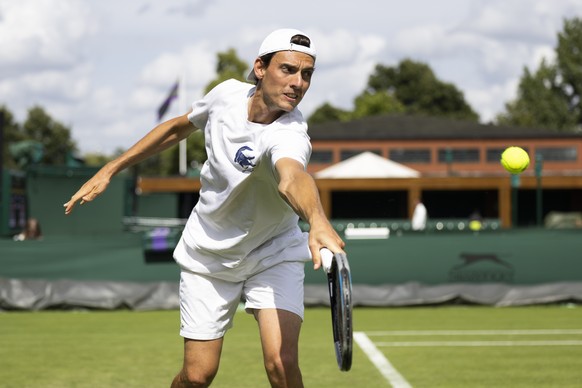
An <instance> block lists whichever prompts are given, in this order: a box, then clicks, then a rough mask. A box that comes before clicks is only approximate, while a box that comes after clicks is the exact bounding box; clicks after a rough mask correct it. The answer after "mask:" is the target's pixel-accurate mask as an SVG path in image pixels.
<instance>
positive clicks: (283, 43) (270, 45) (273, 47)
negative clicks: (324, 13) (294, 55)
mask: <svg viewBox="0 0 582 388" xmlns="http://www.w3.org/2000/svg"><path fill="white" fill-rule="evenodd" d="M295 35H303V36H305V37H307V38H308V39H309V40H310V41H311V43H310V45H309V47H307V46H303V45H300V44H293V43H291V39H292V38H293V37H294V36H295ZM285 50H289V51H299V52H302V53H305V54H308V55H311V56H312V57H313V58H314V59H315V57H316V52H315V46H314V45H313V41H312V40H311V38H310V37H309V36H308V35H307V34H306V33H304V32H303V31H299V30H295V29H292V28H282V29H280V30H275V31H273V32H271V33H270V34H269V35H268V36H267V37H266V38H265V40H263V43H262V44H261V47H260V48H259V54H258V55H257V57H262V56H263V55H266V54H271V53H275V52H277V51H285ZM247 80H248V81H252V82H257V81H258V80H257V77H256V76H255V70H254V68H252V69H251V71H250V73H249V75H248V76H247Z"/></svg>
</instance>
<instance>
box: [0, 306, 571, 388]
mask: <svg viewBox="0 0 582 388" xmlns="http://www.w3.org/2000/svg"><path fill="white" fill-rule="evenodd" d="M329 320H330V318H329V310H328V309H326V308H312V309H307V311H306V320H305V323H304V325H303V329H302V337H301V343H300V351H301V367H302V371H303V375H304V380H305V385H306V386H307V387H317V388H320V387H334V388H341V387H350V388H354V387H358V388H359V387H362V388H363V387H382V386H386V387H388V386H389V384H388V382H387V381H386V380H385V379H384V378H383V377H382V375H381V374H380V372H379V371H378V370H377V369H376V367H375V366H374V365H373V364H372V363H371V362H370V360H369V359H368V358H367V356H366V355H365V354H364V352H363V351H362V350H361V349H360V348H359V347H358V346H357V345H356V346H355V347H354V362H353V368H352V370H351V371H350V372H348V373H345V372H339V371H338V369H337V366H336V365H335V356H334V354H333V348H332V344H331V328H330V322H329ZM354 323H355V330H356V331H362V332H365V333H367V334H368V335H369V337H370V339H371V340H373V341H374V342H375V343H377V344H379V345H378V349H379V350H380V351H382V353H383V354H384V355H385V356H386V357H387V359H389V360H390V362H391V363H392V364H393V365H394V367H395V368H396V369H397V370H398V371H399V372H400V373H401V374H402V375H403V376H404V377H405V378H406V379H407V380H408V381H409V382H410V383H411V385H413V386H414V387H492V386H495V387H532V386H536V387H538V386H543V387H551V386H553V387H575V386H579V384H580V381H582V368H580V365H581V364H580V360H582V346H579V345H578V346H513V347H493V346H482V347H443V346H430V347H394V346H382V345H381V343H386V342H398V341H407V342H411V341H423V342H425V341H492V340H495V341H500V340H507V341H538V340H578V341H582V334H568V335H559V336H557V335H545V336H539V335H536V336H533V335H532V336H505V335H504V336H499V337H498V336H479V335H472V336H454V335H451V336H396V335H393V334H388V335H386V334H384V335H376V334H377V333H374V332H378V331H395V330H406V331H409V330H431V331H432V330H535V329H538V330H539V329H562V330H565V329H578V330H580V329H582V308H581V307H573V308H567V307H560V306H550V307H541V306H537V307H522V308H490V307H418V308H390V309H386V308H377V309H374V308H357V309H356V310H355V311H354ZM178 324H179V317H178V312H177V311H155V312H133V311H114V312H96V311H91V312H61V311H43V312H8V313H0V387H7V388H8V387H14V388H25V387H37V386H42V387H48V388H50V387H58V388H69V387H79V388H81V387H83V388H84V387H144V386H146V387H168V386H169V384H170V381H171V380H172V378H173V376H174V374H175V373H176V372H177V371H178V369H179V368H180V366H181V362H182V339H181V338H180V337H179V335H178ZM213 386H214V387H241V388H244V387H268V383H267V379H266V377H265V373H264V370H263V366H262V355H261V350H260V344H259V341H258V333H257V328H256V323H255V321H254V319H253V318H252V317H251V316H249V315H247V314H245V313H238V314H237V317H236V320H235V327H234V328H233V330H231V331H230V332H229V333H228V334H227V336H226V340H225V348H224V351H223V357H222V361H221V366H220V371H219V373H218V376H217V377H216V380H215V383H214V385H213Z"/></svg>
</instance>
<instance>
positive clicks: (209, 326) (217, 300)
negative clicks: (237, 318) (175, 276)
mask: <svg viewBox="0 0 582 388" xmlns="http://www.w3.org/2000/svg"><path fill="white" fill-rule="evenodd" d="M242 287H243V283H242V282H229V281H225V280H222V279H217V278H215V277H211V276H207V275H203V274H197V273H192V272H188V271H182V273H181V277H180V321H181V322H180V323H181V325H180V335H181V336H182V337H184V338H188V339H193V340H201V341H208V340H214V339H218V338H222V337H223V336H224V334H225V333H226V331H227V330H228V329H229V328H230V327H232V324H233V319H234V314H235V313H236V309H237V307H238V305H239V303H240V300H241V293H242Z"/></svg>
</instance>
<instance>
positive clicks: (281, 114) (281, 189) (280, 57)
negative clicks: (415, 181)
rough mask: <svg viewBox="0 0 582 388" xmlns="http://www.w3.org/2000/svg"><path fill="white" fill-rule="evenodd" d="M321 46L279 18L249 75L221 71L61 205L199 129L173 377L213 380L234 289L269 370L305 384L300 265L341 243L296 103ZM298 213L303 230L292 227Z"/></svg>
mask: <svg viewBox="0 0 582 388" xmlns="http://www.w3.org/2000/svg"><path fill="white" fill-rule="evenodd" d="M315 58H316V50H315V47H314V45H313V42H312V40H311V39H310V38H309V37H308V36H307V35H306V34H305V33H303V32H301V31H298V30H293V29H281V30H276V31H274V32H272V33H271V34H270V35H268V36H267V37H266V38H265V40H264V41H263V43H262V45H261V47H260V49H259V54H258V57H257V58H256V60H255V62H254V65H253V69H252V70H251V72H250V74H249V75H248V78H247V79H248V81H249V82H250V83H243V82H239V81H235V80H228V81H225V82H223V83H221V84H219V85H218V86H216V87H215V88H214V89H213V90H211V91H210V92H209V93H208V94H207V95H206V96H205V97H203V98H202V99H201V100H199V101H196V102H194V104H193V105H192V110H191V111H190V113H188V114H186V115H183V116H179V117H176V118H174V119H171V120H169V121H167V122H164V123H162V124H160V125H158V126H157V127H155V128H154V129H153V130H152V131H151V132H149V133H148V134H147V135H146V136H145V137H144V138H143V139H141V140H140V141H139V142H137V143H136V144H135V145H134V146H132V147H131V148H130V149H129V150H128V151H126V152H125V153H124V154H123V155H121V156H119V157H118V158H117V159H115V160H113V161H112V162H110V163H108V164H107V165H105V166H104V167H103V168H102V169H101V170H100V171H98V172H97V173H96V174H95V176H94V177H92V178H91V179H90V180H89V181H87V183H85V184H84V185H83V186H82V187H81V188H80V189H79V191H78V192H77V193H75V194H74V195H73V196H72V197H71V199H70V201H69V202H67V203H66V204H65V205H64V206H65V213H66V214H69V213H70V212H71V211H72V210H73V207H74V206H75V204H76V203H77V202H80V204H83V203H84V202H88V201H92V200H93V199H95V197H96V196H98V195H99V194H101V193H102V192H103V191H104V190H105V189H106V187H107V185H108V184H109V181H110V179H111V177H112V176H114V175H115V174H117V173H119V172H120V171H122V170H123V169H125V168H127V167H129V166H132V165H134V164H136V163H138V162H141V161H142V160H144V159H146V158H148V157H150V156H152V155H154V154H156V153H159V152H160V151H162V150H164V149H166V148H168V147H170V146H173V145H175V144H177V143H178V142H179V141H180V140H182V139H184V138H186V137H187V136H188V135H190V134H191V133H193V132H194V131H196V130H198V129H200V130H203V131H204V135H205V142H206V151H207V154H208V160H207V161H206V163H205V164H204V166H203V168H202V171H201V174H200V181H201V185H202V186H201V190H200V200H199V201H198V203H197V205H196V206H195V208H194V210H193V211H192V214H191V215H190V217H189V219H188V222H187V224H186V226H185V228H184V231H183V234H182V238H181V240H180V242H179V243H178V245H177V247H176V249H175V251H174V258H175V260H176V262H177V263H178V264H179V266H180V268H181V279H180V319H181V329H180V334H181V336H183V337H184V364H183V367H182V370H181V371H180V372H179V373H178V375H177V376H176V377H175V378H174V381H173V383H172V387H198V386H200V387H206V386H209V385H210V383H211V382H212V380H213V379H214V377H215V376H216V373H217V371H218V366H219V361H220V354H221V350H222V345H223V338H224V335H225V333H226V331H227V330H228V329H229V328H230V327H231V326H232V324H233V317H234V314H235V312H236V309H237V306H238V304H239V302H240V300H241V297H243V298H244V300H245V308H246V311H247V312H249V313H252V314H254V317H255V318H256V320H257V322H258V327H259V332H260V337H261V344H262V349H263V356H264V364H265V369H266V372H267V375H268V378H269V381H270V383H271V385H272V386H274V387H302V386H303V382H302V377H301V371H300V369H299V361H298V359H299V357H298V340H299V332H300V328H301V324H302V321H303V312H304V310H303V280H304V276H305V275H304V264H305V262H306V261H310V260H312V261H313V267H314V269H318V268H320V266H321V257H320V253H319V250H320V249H321V248H323V247H327V248H329V249H330V250H331V251H333V252H343V247H344V242H343V241H342V240H341V238H340V237H339V236H338V235H337V233H336V232H335V231H334V229H333V227H332V226H331V224H330V223H329V221H328V219H327V218H326V216H325V214H324V212H323V208H322V206H321V202H320V199H319V194H318V191H317V187H316V185H315V182H314V180H313V179H312V177H311V176H310V175H309V174H308V173H307V172H306V171H305V169H306V165H307V163H308V160H309V157H310V154H311V144H310V141H309V137H308V135H307V124H306V122H305V119H304V118H303V116H302V114H301V112H300V111H299V110H298V109H297V105H298V104H299V103H300V102H301V100H302V99H303V97H304V96H305V93H306V92H307V90H308V89H309V86H310V83H311V77H312V75H313V72H314V70H315ZM299 217H301V218H302V219H303V220H304V221H306V222H307V223H308V224H309V226H310V231H309V233H308V234H307V233H302V232H301V230H300V229H299V227H298V218H299Z"/></svg>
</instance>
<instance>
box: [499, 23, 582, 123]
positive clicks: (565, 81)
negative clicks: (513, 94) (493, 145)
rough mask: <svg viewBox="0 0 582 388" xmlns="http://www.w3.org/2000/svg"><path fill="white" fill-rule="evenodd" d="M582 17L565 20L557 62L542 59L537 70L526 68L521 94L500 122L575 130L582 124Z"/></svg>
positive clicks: (559, 34) (560, 36)
mask: <svg viewBox="0 0 582 388" xmlns="http://www.w3.org/2000/svg"><path fill="white" fill-rule="evenodd" d="M581 63H582V19H579V18H574V19H570V20H565V21H564V31H562V32H560V33H558V46H557V48H556V63H554V64H552V63H548V62H547V61H546V60H545V59H542V61H541V63H540V66H539V68H538V69H537V71H535V72H532V71H530V70H529V69H527V68H524V71H523V75H522V77H521V79H520V82H519V87H518V92H517V98H516V99H515V100H513V101H510V102H509V103H507V104H506V105H505V112H502V113H500V114H499V115H498V116H497V122H498V123H500V124H509V125H517V126H528V127H543V128H549V129H554V130H557V131H566V132H570V131H575V130H577V128H579V127H580V126H581V125H582V101H581V96H582V70H581V69H582V68H581V65H580V64H581Z"/></svg>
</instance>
